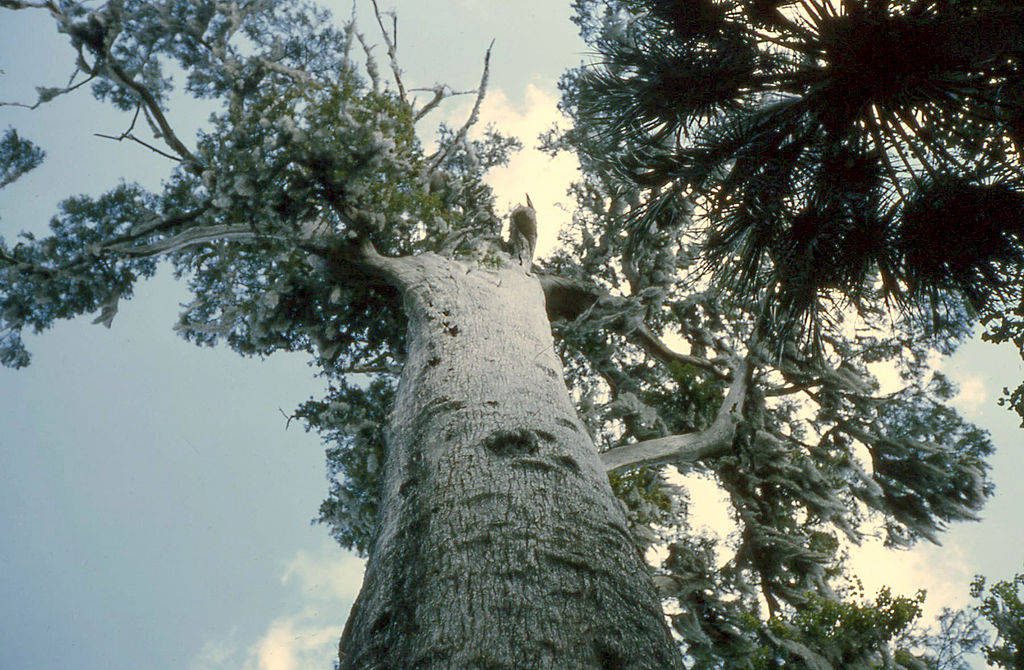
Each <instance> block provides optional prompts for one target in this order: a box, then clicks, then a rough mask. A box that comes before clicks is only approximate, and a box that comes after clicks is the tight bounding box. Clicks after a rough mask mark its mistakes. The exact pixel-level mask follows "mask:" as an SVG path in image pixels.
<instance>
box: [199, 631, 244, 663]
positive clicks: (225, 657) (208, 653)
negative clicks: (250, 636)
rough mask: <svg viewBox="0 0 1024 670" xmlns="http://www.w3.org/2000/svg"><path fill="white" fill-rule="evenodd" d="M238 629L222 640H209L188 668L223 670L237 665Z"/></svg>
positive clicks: (238, 651) (238, 650)
mask: <svg viewBox="0 0 1024 670" xmlns="http://www.w3.org/2000/svg"><path fill="white" fill-rule="evenodd" d="M237 637H238V631H237V630H232V631H231V633H230V634H229V635H228V636H227V637H226V638H224V639H222V640H210V641H208V642H207V643H206V644H204V645H203V648H202V649H200V650H199V653H198V654H197V655H196V657H195V658H193V659H192V662H191V663H189V666H188V667H189V670H225V669H226V668H234V667H238V666H239V662H238V656H239V653H240V648H239V644H238V640H237Z"/></svg>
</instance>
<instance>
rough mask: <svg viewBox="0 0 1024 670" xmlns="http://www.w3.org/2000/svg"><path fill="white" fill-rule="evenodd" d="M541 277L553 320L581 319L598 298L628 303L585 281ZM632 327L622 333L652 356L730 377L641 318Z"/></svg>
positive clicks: (624, 329) (550, 275) (722, 377)
mask: <svg viewBox="0 0 1024 670" xmlns="http://www.w3.org/2000/svg"><path fill="white" fill-rule="evenodd" d="M538 279H539V280H540V285H541V289H542V290H543V291H544V301H545V304H546V306H547V311H548V318H550V319H551V320H552V321H557V320H560V319H564V320H566V321H572V320H574V319H577V318H579V317H580V316H581V315H583V313H584V312H586V311H587V310H588V309H591V307H593V306H594V305H595V304H596V303H597V302H598V301H605V302H607V301H621V302H622V303H623V305H624V304H625V299H624V298H616V297H614V296H611V295H608V294H606V293H603V292H601V291H598V290H597V289H595V288H594V287H593V286H590V285H589V284H586V283H584V282H581V281H577V280H574V279H567V278H565V277H559V276H558V275H552V274H541V275H539V276H538ZM630 326H631V328H623V329H621V330H620V333H621V334H622V335H623V336H625V337H626V338H627V339H629V340H631V341H632V342H633V343H634V344H636V345H637V346H639V347H640V348H641V349H643V350H644V351H645V352H647V354H648V355H649V356H651V357H652V358H654V359H656V360H658V361H661V362H662V363H665V364H666V365H667V364H669V363H684V364H686V365H692V366H693V367H695V368H698V369H700V370H704V371H705V372H708V373H710V374H712V375H714V376H715V377H717V378H718V379H721V380H723V381H727V380H728V379H729V376H728V375H727V374H726V373H724V372H722V371H721V370H719V369H718V367H717V366H716V365H715V364H714V363H713V362H712V361H709V360H708V359H706V358H701V357H699V356H692V355H689V354H683V353H680V352H678V351H675V350H673V349H672V348H671V347H669V346H668V345H667V344H665V343H664V342H663V341H662V340H661V339H660V338H659V337H658V336H657V335H655V334H654V333H652V332H651V330H650V329H649V328H648V327H647V325H646V324H644V323H643V322H642V321H640V320H639V319H637V320H634V321H633V322H632V323H630Z"/></svg>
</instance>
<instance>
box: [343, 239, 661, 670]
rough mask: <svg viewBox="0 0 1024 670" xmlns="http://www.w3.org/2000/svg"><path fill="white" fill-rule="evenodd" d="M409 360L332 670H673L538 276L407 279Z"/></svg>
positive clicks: (425, 275)
mask: <svg viewBox="0 0 1024 670" xmlns="http://www.w3.org/2000/svg"><path fill="white" fill-rule="evenodd" d="M402 274H403V275H404V282H405V283H406V284H407V288H406V291H405V305H406V311H407V314H408V316H409V321H410V325H409V335H410V337H409V351H408V359H407V363H406V366H405V370H404V371H403V374H402V380H401V384H400V387H399V392H398V397H397V399H396V404H395V408H394V410H393V414H392V420H391V426H390V433H389V438H388V445H389V446H388V457H387V460H386V464H385V468H386V469H385V484H384V490H383V492H382V510H381V518H382V525H381V530H380V535H379V537H378V539H377V541H376V543H375V546H374V548H373V549H372V551H371V555H370V560H369V563H368V566H367V573H366V578H365V581H364V584H363V589H362V592H361V593H360V595H359V598H358V600H357V601H356V605H355V607H354V608H353V612H352V614H351V616H350V618H349V622H348V625H347V626H346V629H345V634H344V636H343V637H342V641H341V650H340V651H341V667H342V668H343V669H345V670H398V669H402V670H425V669H437V670H440V669H442V668H443V669H449V668H451V669H455V668H458V669H479V670H527V669H529V670H542V669H552V670H554V669H557V670H577V669H578V670H583V669H587V670H615V669H627V668H629V669H640V668H650V669H652V670H653V669H657V670H665V669H666V668H681V661H680V656H679V653H678V651H677V648H676V646H675V644H674V643H673V642H672V640H671V637H670V635H669V632H668V629H667V627H666V626H665V623H664V620H663V618H662V612H661V607H660V604H659V602H658V598H657V596H656V595H655V592H654V587H653V585H652V583H651V579H650V577H649V575H648V572H647V570H646V567H645V565H644V563H643V559H642V557H641V556H640V555H639V553H638V551H637V550H636V549H635V547H634V545H633V543H632V541H631V538H630V536H629V532H628V530H627V526H626V520H625V517H624V515H623V512H622V509H621V507H620V505H619V503H618V501H617V500H616V499H615V497H614V496H613V494H612V492H611V489H610V488H609V485H608V480H607V476H606V475H605V472H604V468H603V466H602V464H601V462H600V460H599V458H598V455H597V452H596V450H595V448H594V445H593V443H592V441H591V440H590V438H589V436H588V434H587V432H586V431H585V429H584V428H583V426H582V424H581V423H580V422H579V420H578V418H577V416H576V412H575V408H574V407H573V404H572V401H571V399H570V398H569V395H568V393H567V391H566V388H565V384H564V381H563V378H562V367H561V362H560V361H559V359H558V357H557V355H556V354H555V352H554V350H553V348H552V338H551V332H550V326H549V323H548V321H547V317H546V314H545V309H544V298H543V295H542V293H541V290H540V285H539V283H538V282H537V280H536V279H535V278H533V277H530V276H528V275H526V274H524V273H523V272H522V270H520V269H517V268H507V269H502V270H495V271H487V270H480V269H472V270H471V269H469V268H467V267H466V266H463V265H461V264H458V263H455V262H452V261H448V260H444V259H441V258H438V257H434V256H426V257H419V258H417V259H416V260H415V267H414V268H412V271H409V272H403V273H402Z"/></svg>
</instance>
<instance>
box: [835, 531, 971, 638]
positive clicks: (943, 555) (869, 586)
mask: <svg viewBox="0 0 1024 670" xmlns="http://www.w3.org/2000/svg"><path fill="white" fill-rule="evenodd" d="M850 553H851V555H850V567H851V568H852V572H853V574H854V575H856V576H857V577H859V578H860V580H861V582H862V583H863V584H864V588H865V591H866V592H867V594H868V595H869V596H872V595H874V594H875V593H877V592H878V590H879V589H881V588H882V587H883V586H889V587H890V588H891V589H892V592H893V594H895V595H905V596H913V595H914V594H915V593H916V592H917V591H918V590H920V589H924V590H925V591H927V592H928V597H927V599H926V600H925V604H924V615H923V621H924V622H925V623H929V622H931V620H932V619H933V618H934V617H935V616H936V615H937V614H938V613H939V612H940V611H941V610H942V608H943V607H962V606H963V605H964V604H965V603H966V602H967V600H968V597H967V595H968V594H967V585H968V584H969V583H970V581H971V577H972V576H973V574H974V573H973V571H972V570H971V568H970V565H969V563H968V561H967V558H966V552H965V551H964V550H963V549H962V548H961V547H959V546H957V545H955V544H952V543H950V544H946V545H943V546H936V545H933V544H921V545H918V546H917V547H914V548H913V549H910V550H894V549H888V548H886V547H885V546H884V545H883V544H882V541H881V540H877V539H876V540H871V541H867V542H865V543H864V544H863V545H861V546H860V547H856V548H854V549H853V550H852V551H851V552H850Z"/></svg>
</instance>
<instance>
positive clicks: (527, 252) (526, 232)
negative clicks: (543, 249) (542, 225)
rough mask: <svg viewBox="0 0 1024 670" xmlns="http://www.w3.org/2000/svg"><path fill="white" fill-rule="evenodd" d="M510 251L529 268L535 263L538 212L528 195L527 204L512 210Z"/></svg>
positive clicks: (509, 237) (511, 254)
mask: <svg viewBox="0 0 1024 670" xmlns="http://www.w3.org/2000/svg"><path fill="white" fill-rule="evenodd" d="M507 246H508V249H507V251H508V253H509V255H510V256H512V260H514V261H518V262H519V264H520V265H522V266H524V267H525V268H526V269H527V270H529V269H530V265H531V263H533V252H534V250H535V249H536V248H537V212H536V210H534V208H533V201H532V200H530V196H529V195H527V196H526V205H525V206H523V205H519V206H518V207H516V208H515V209H514V210H512V221H511V224H510V225H509V231H508V245H507Z"/></svg>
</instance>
